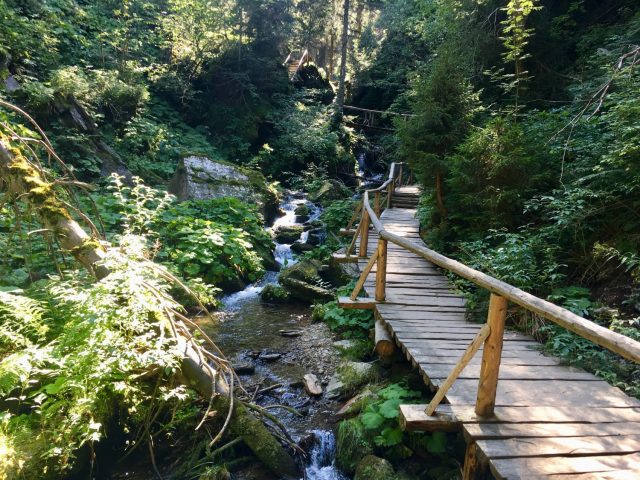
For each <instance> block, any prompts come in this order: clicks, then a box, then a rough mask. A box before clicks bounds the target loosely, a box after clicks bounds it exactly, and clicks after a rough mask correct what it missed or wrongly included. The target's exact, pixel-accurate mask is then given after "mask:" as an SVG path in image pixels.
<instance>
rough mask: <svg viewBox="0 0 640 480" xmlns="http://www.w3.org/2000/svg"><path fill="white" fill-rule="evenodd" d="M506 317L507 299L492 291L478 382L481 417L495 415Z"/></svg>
mask: <svg viewBox="0 0 640 480" xmlns="http://www.w3.org/2000/svg"><path fill="white" fill-rule="evenodd" d="M506 317H507V299H506V298H504V297H501V296H500V295H496V294H493V293H492V294H491V300H490V301H489V315H488V317H487V325H489V328H490V329H491V331H490V332H489V336H488V337H487V339H486V340H485V342H484V351H483V352H482V366H481V367H480V383H479V384H478V399H477V400H476V415H478V416H480V417H489V416H491V415H493V407H494V406H495V404H496V389H497V388H498V374H499V372H500V359H501V356H502V340H503V336H504V322H505V318H506Z"/></svg>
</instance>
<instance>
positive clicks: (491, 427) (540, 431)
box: [463, 422, 640, 441]
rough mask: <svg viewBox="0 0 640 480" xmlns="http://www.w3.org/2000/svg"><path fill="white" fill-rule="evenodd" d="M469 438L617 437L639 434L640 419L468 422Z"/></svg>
mask: <svg viewBox="0 0 640 480" xmlns="http://www.w3.org/2000/svg"><path fill="white" fill-rule="evenodd" d="M463 431H464V434H465V437H467V441H470V440H492V439H499V438H529V437H558V438H560V437H612V438H615V437H618V436H622V435H637V434H638V432H640V423H631V422H624V423H466V424H464V426H463Z"/></svg>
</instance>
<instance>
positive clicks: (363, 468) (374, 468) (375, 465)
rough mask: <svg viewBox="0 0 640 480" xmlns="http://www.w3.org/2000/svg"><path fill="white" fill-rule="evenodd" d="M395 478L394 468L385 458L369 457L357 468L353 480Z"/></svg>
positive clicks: (388, 479) (385, 479)
mask: <svg viewBox="0 0 640 480" xmlns="http://www.w3.org/2000/svg"><path fill="white" fill-rule="evenodd" d="M394 478H395V472H394V471H393V466H392V465H391V464H390V463H389V462H388V461H387V460H385V459H384V458H380V457H376V456H375V455H367V456H365V457H364V458H363V459H362V460H360V463H358V467H357V468H356V475H355V477H354V478H353V480H392V479H394Z"/></svg>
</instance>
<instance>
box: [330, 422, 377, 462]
mask: <svg viewBox="0 0 640 480" xmlns="http://www.w3.org/2000/svg"><path fill="white" fill-rule="evenodd" d="M336 445H337V448H336V464H337V465H338V467H339V468H340V469H342V470H343V471H345V472H346V473H349V474H353V472H355V471H356V467H357V466H358V464H359V463H360V461H361V460H362V459H363V458H364V457H365V456H367V455H370V454H371V453H373V445H372V444H371V443H370V442H369V440H368V439H367V435H366V432H365V429H364V426H363V425H362V423H360V422H359V421H358V420H357V419H355V418H352V419H349V420H345V421H343V422H340V424H339V425H338V434H337V438H336Z"/></svg>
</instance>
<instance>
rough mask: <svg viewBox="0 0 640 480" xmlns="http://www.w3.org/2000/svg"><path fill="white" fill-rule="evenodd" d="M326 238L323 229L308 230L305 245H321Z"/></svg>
mask: <svg viewBox="0 0 640 480" xmlns="http://www.w3.org/2000/svg"><path fill="white" fill-rule="evenodd" d="M325 238H326V233H325V231H324V228H314V229H313V230H309V236H308V237H307V243H308V244H309V245H314V246H317V245H322V244H323V243H324V240H325Z"/></svg>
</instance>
